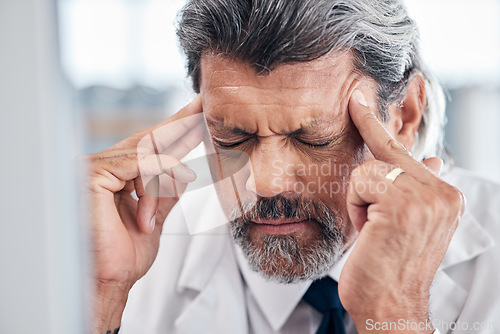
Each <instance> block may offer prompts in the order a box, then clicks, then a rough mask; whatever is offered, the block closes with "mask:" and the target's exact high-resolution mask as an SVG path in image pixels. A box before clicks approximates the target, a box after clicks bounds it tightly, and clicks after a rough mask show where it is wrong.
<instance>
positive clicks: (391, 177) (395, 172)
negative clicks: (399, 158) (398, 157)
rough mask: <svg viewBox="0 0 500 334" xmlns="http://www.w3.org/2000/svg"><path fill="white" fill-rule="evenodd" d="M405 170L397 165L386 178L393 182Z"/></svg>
mask: <svg viewBox="0 0 500 334" xmlns="http://www.w3.org/2000/svg"><path fill="white" fill-rule="evenodd" d="M403 172H404V170H403V169H401V168H399V167H396V168H394V169H393V170H391V171H390V172H389V173H387V175H386V176H385V178H386V179H387V180H390V181H391V182H393V183H394V181H396V178H397V177H398V176H399V175H400V174H401V173H403Z"/></svg>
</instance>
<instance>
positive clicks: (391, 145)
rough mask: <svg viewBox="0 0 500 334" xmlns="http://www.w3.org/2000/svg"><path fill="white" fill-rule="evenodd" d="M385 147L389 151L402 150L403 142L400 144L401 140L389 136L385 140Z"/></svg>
mask: <svg viewBox="0 0 500 334" xmlns="http://www.w3.org/2000/svg"><path fill="white" fill-rule="evenodd" d="M384 147H385V148H386V149H387V150H388V151H391V152H393V151H400V150H401V149H402V147H401V144H399V142H398V141H397V140H396V139H394V138H392V137H391V138H388V139H387V140H386V141H385V142H384Z"/></svg>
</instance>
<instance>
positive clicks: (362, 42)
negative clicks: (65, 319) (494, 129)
mask: <svg viewBox="0 0 500 334" xmlns="http://www.w3.org/2000/svg"><path fill="white" fill-rule="evenodd" d="M178 35H179V38H180V41H181V45H182V47H183V49H184V51H185V53H186V55H187V58H188V71H189V75H190V76H191V77H192V79H193V86H194V90H195V91H196V92H198V93H199V96H198V97H197V98H196V99H195V100H194V101H193V102H192V103H191V104H189V105H188V106H186V107H185V108H184V109H182V110H181V111H179V112H178V113H177V114H176V115H174V116H172V117H171V118H170V119H168V120H166V121H165V122H163V123H162V124H159V125H157V126H155V127H153V128H151V129H147V130H144V131H140V132H138V133H136V134H134V135H133V136H131V137H129V138H127V139H125V140H124V141H122V142H120V143H118V144H117V145H115V146H113V147H111V148H110V149H108V150H106V151H103V152H101V153H99V154H95V155H91V156H90V157H89V161H90V172H89V174H90V175H89V181H88V182H89V192H88V194H89V203H90V208H91V210H90V212H91V221H92V226H93V240H94V243H93V247H94V254H95V259H94V263H95V278H96V280H95V282H96V305H95V315H96V318H95V333H106V332H108V333H112V332H113V331H114V332H118V330H119V327H120V326H121V329H120V333H122V332H123V333H201V332H203V333H258V334H262V333H264V334H265V333H355V332H358V333H416V332H418V333H433V332H434V333H437V332H442V333H445V332H448V331H449V332H457V333H458V332H470V333H498V331H500V327H498V326H499V324H498V323H495V321H498V318H499V316H500V307H499V302H498V300H499V297H500V294H499V289H498V282H499V280H500V272H499V271H498V269H497V268H496V267H495V265H498V264H499V263H500V255H498V254H500V253H499V252H498V246H495V245H494V238H498V237H499V236H500V219H499V218H500V216H499V215H498V213H496V212H494V208H495V205H494V204H495V203H496V204H498V203H499V201H500V190H499V187H498V186H494V185H492V184H490V183H488V182H486V181H483V180H480V179H478V178H475V177H472V176H470V175H469V174H467V173H465V172H463V171H457V170H455V171H452V172H450V173H448V174H447V175H446V180H447V182H449V183H447V182H445V181H443V179H441V178H440V176H439V175H440V171H441V168H442V160H441V159H440V158H438V157H436V156H437V155H439V154H441V153H442V152H443V149H442V142H441V139H442V126H443V122H444V120H443V119H444V107H443V104H442V93H441V91H440V88H439V86H438V85H437V84H436V83H435V82H434V81H433V79H432V77H431V76H430V75H429V74H428V73H427V72H426V70H425V67H424V64H423V61H422V59H421V56H420V54H419V46H418V41H417V38H418V36H417V29H416V26H415V23H414V22H413V21H412V20H411V19H410V18H409V17H408V15H407V13H406V10H405V7H404V5H403V4H402V2H401V1H398V0H374V1H361V0H349V1H338V0H321V1H305V0H288V1H283V0H253V1H244V0H190V1H188V3H187V5H186V7H185V8H184V10H183V13H182V19H181V22H180V26H179V30H178ZM205 130H208V131H205ZM202 141H203V142H204V144H205V145H204V146H205V149H206V151H207V153H206V154H207V157H208V158H207V159H208V162H209V165H210V170H211V174H212V178H213V182H214V183H215V188H216V189H217V195H218V200H219V202H220V207H221V208H222V211H221V212H224V213H225V214H222V213H219V211H217V210H215V209H214V208H216V207H218V203H216V202H214V201H213V198H212V197H208V198H203V199H202V200H199V201H197V200H194V197H190V199H191V204H189V203H188V204H187V205H184V206H183V207H182V209H180V208H179V206H175V207H174V205H175V204H176V202H177V201H178V199H179V196H181V194H182V192H183V190H184V188H185V187H186V184H187V183H190V182H193V181H194V180H195V179H196V175H195V173H194V172H193V171H191V170H190V169H189V168H188V167H187V166H185V165H184V164H182V163H181V162H180V159H182V158H183V157H185V156H186V155H187V154H188V153H189V152H190V151H191V150H193V149H194V148H195V147H197V146H198V145H199V144H200V143H201V142H202ZM410 152H411V153H410ZM424 158H426V159H425V160H423V159H424ZM451 184H454V185H455V186H457V187H458V188H459V189H460V191H459V190H458V189H457V188H456V187H454V186H452V185H451ZM134 191H135V196H133V194H132V193H133V192H134ZM461 191H462V192H463V193H465V194H466V195H467V198H468V201H469V205H468V209H467V210H465V199H464V196H463V195H462V192H461ZM183 211H184V212H186V211H190V212H193V211H194V212H197V213H199V215H200V217H199V219H200V221H214V222H223V223H224V222H229V224H218V225H222V226H219V227H217V228H215V229H213V230H211V231H208V232H207V233H203V234H195V235H189V234H188V233H186V228H185V224H186V223H185V221H184V218H183V215H182V213H183ZM464 212H465V213H464ZM167 216H168V218H167ZM166 218H167V219H166ZM165 219H166V222H164V221H165ZM459 221H460V223H459ZM457 226H458V229H457ZM160 244H161V247H160ZM153 262H154V264H153ZM146 273H147V274H146ZM143 276H145V277H143ZM141 277H143V278H142V279H141V280H140V281H139V282H137V281H138V280H139V279H140V278H141ZM136 282H137V284H136ZM488 284H495V285H494V286H493V287H492V288H491V289H489V290H488V293H487V294H486V293H485V292H486V289H488ZM132 286H134V288H133V289H132ZM125 306H127V307H126V309H125ZM124 310H125V311H124Z"/></svg>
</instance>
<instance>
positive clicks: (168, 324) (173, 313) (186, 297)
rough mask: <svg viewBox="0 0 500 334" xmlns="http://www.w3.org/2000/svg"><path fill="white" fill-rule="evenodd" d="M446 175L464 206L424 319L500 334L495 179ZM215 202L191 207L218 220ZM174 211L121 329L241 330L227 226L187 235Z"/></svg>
mask: <svg viewBox="0 0 500 334" xmlns="http://www.w3.org/2000/svg"><path fill="white" fill-rule="evenodd" d="M445 179H446V181H447V182H449V183H451V184H453V185H455V186H457V187H458V188H459V189H460V190H461V191H462V192H463V193H464V194H465V196H466V198H467V210H466V212H465V214H464V216H463V218H462V219H461V222H460V224H459V227H458V229H457V231H456V233H455V235H454V237H453V239H452V242H451V244H450V246H449V248H448V251H447V253H446V255H445V257H444V259H443V262H442V264H441V266H440V269H439V270H438V272H437V274H436V276H435V279H434V283H433V286H432V288H431V299H430V311H431V319H432V321H433V324H435V325H437V327H438V329H439V331H440V332H441V334H444V333H480V334H486V333H487V334H494V333H500V249H499V241H500V185H497V184H494V183H491V182H489V181H486V180H484V179H481V178H479V177H477V176H475V175H473V174H471V173H469V172H466V171H463V170H459V169H454V170H453V171H452V172H451V173H449V174H448V175H446V176H445ZM218 207H219V205H218V202H217V198H216V197H215V196H211V197H210V198H208V199H205V200H204V201H203V206H200V204H199V203H196V204H195V206H194V207H193V210H197V212H200V217H199V218H200V219H203V220H207V219H209V220H213V219H218V220H224V219H225V218H224V216H223V215H222V213H221V212H220V210H218V209H217V208H218ZM182 209H183V210H186V209H187V208H186V206H184V207H183V208H182ZM181 211H182V210H181V209H180V208H178V207H176V208H174V211H173V212H172V213H171V214H170V216H169V218H168V219H167V221H166V222H165V227H164V232H163V235H162V240H161V246H160V250H159V254H158V257H157V259H156V261H155V263H154V265H153V267H152V268H151V269H150V271H149V272H148V274H147V275H146V276H145V277H143V278H142V279H141V280H140V281H139V282H137V283H136V285H135V286H134V288H133V289H132V291H131V293H130V296H129V300H128V303H127V307H126V309H125V313H124V316H123V321H122V329H121V331H120V333H122V334H139V333H148V334H155V333H176V334H177V333H179V334H180V333H185V334H188V333H189V334H198V333H204V334H210V333H213V334H226V333H228V334H229V333H235V334H245V333H248V328H249V324H248V317H247V312H246V303H245V297H244V296H245V295H244V285H243V281H242V276H241V274H240V271H239V268H238V264H237V261H236V257H235V251H234V248H233V245H232V243H231V242H232V241H231V239H230V237H229V234H228V231H227V225H224V226H221V227H219V228H216V229H214V230H211V231H209V232H207V233H204V234H198V235H193V236H190V235H189V234H188V232H187V228H186V224H185V222H184V220H183V218H182V212H181ZM475 325H478V326H480V327H478V328H477V329H472V326H475ZM457 326H458V327H457ZM465 326H469V329H468V330H465V331H464V330H461V329H463V328H464V327H465ZM450 327H451V329H452V330H448V329H449V328H450ZM453 329H454V330H453ZM259 334H260V333H259ZM261 334H266V333H261Z"/></svg>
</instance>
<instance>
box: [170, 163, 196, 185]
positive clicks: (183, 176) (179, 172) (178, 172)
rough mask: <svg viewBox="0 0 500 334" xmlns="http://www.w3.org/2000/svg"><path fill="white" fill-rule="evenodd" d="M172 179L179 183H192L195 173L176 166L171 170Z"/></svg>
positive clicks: (184, 167) (181, 166)
mask: <svg viewBox="0 0 500 334" xmlns="http://www.w3.org/2000/svg"><path fill="white" fill-rule="evenodd" d="M172 174H173V178H174V179H176V180H177V181H180V182H193V181H194V180H196V173H195V172H193V170H192V169H191V168H189V167H187V166H186V165H177V166H174V167H173V168H172Z"/></svg>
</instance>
